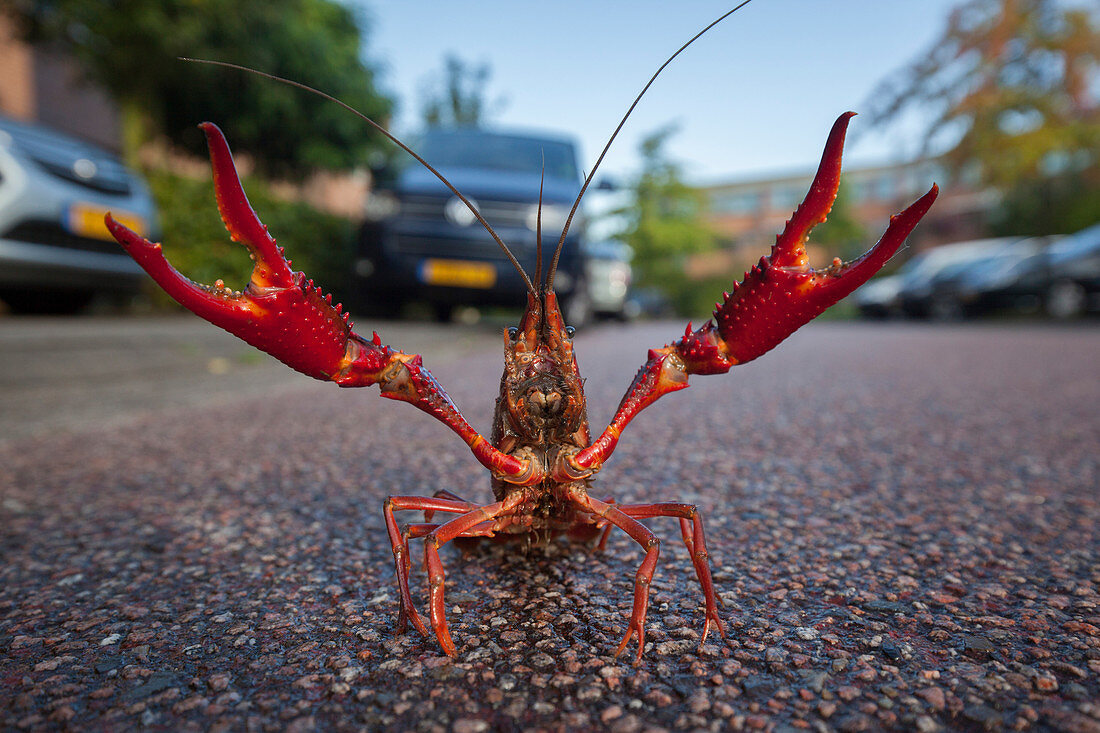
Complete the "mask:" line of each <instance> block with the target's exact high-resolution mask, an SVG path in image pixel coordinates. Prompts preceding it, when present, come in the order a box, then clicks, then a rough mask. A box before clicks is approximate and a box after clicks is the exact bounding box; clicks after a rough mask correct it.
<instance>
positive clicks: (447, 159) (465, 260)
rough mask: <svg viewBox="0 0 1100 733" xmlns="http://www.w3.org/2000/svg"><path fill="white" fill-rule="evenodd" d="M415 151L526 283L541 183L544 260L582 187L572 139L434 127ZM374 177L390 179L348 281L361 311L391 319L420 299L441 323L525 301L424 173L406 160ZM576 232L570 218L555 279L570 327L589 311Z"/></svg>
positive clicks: (369, 213)
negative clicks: (356, 286)
mask: <svg viewBox="0 0 1100 733" xmlns="http://www.w3.org/2000/svg"><path fill="white" fill-rule="evenodd" d="M414 149H415V150H416V151H417V152H418V153H419V154H420V155H422V156H423V157H424V159H425V160H427V161H428V162H429V163H431V164H432V165H433V166H435V167H436V168H438V169H439V171H440V172H441V173H442V174H443V175H444V176H446V177H447V178H448V179H449V180H450V181H451V182H452V183H453V184H454V185H455V187H457V188H458V190H459V191H461V192H462V193H463V195H464V196H466V197H467V198H468V199H470V201H471V202H473V203H474V205H475V206H476V207H477V208H478V210H479V211H480V212H481V214H482V215H483V216H484V217H485V219H486V220H487V221H488V222H489V224H490V225H492V227H493V229H494V230H495V231H496V232H497V234H498V235H499V236H500V237H501V239H503V240H504V242H505V243H506V244H507V245H508V247H509V248H510V249H511V250H512V252H513V253H514V254H515V256H516V257H517V258H518V259H519V261H520V262H521V263H522V264H523V266H524V268H525V269H526V270H527V272H528V274H529V275H531V276H533V272H534V262H535V225H536V214H537V211H538V201H539V187H540V181H541V182H542V190H543V195H542V201H543V204H542V230H543V243H544V247H545V252H546V254H545V257H546V259H547V260H549V258H550V256H551V255H552V253H553V249H554V246H555V245H556V244H557V241H558V237H559V235H560V232H561V229H562V226H563V225H564V223H565V218H566V216H567V215H568V213H569V207H570V206H571V205H572V203H573V200H574V199H575V198H576V196H577V193H578V192H579V191H580V187H581V183H582V178H581V173H580V167H579V166H578V163H577V146H576V145H575V143H574V142H573V140H571V139H569V138H566V137H560V136H553V135H541V134H531V133H525V132H501V131H490V130H485V129H481V128H457V129H435V130H429V131H428V132H427V133H425V134H424V136H423V137H422V138H421V139H420V140H418V141H417V142H416V143H415V144H414ZM544 171H545V179H543V178H542V175H543V172H544ZM375 178H376V180H379V179H381V180H383V181H385V179H386V178H389V179H390V180H389V181H388V182H386V183H385V184H384V185H383V186H378V187H376V189H375V190H374V191H373V192H372V194H371V196H370V199H369V201H368V203H367V210H366V221H365V223H364V224H363V226H362V228H361V230H360V236H359V251H358V257H357V260H356V264H355V274H356V276H357V278H358V280H359V283H360V291H361V293H362V294H363V296H364V298H365V300H366V305H367V306H369V307H370V308H371V309H372V310H376V311H377V310H382V311H390V312H396V311H397V310H398V309H399V308H400V307H401V305H402V304H403V303H405V302H407V301H413V300H415V301H422V302H426V303H428V304H430V305H431V306H432V307H433V308H434V309H435V312H436V314H437V316H438V317H439V318H441V319H447V318H449V317H450V314H451V312H452V310H453V309H454V308H455V307H456V306H458V305H474V306H481V305H509V306H518V305H522V304H523V303H524V297H525V296H524V294H525V292H526V287H525V285H524V283H523V280H522V279H521V278H520V276H519V274H518V273H517V272H516V271H515V269H514V268H513V266H512V265H511V263H510V262H509V261H508V260H507V258H506V256H505V255H504V253H503V252H502V251H501V249H500V247H499V245H498V244H497V243H496V242H494V241H493V240H492V238H491V237H490V236H489V234H488V233H487V232H486V231H485V230H484V228H483V227H482V226H481V225H480V224H479V223H478V222H477V221H476V219H475V218H474V216H473V215H472V213H471V212H470V211H469V209H467V207H466V206H465V205H464V204H463V203H462V202H461V201H460V200H459V199H458V198H457V197H455V196H454V194H452V193H451V192H450V191H449V190H448V189H447V188H446V187H445V186H444V185H443V184H442V183H441V182H440V181H439V179H437V178H436V177H435V176H434V175H433V174H432V173H431V172H430V171H428V170H427V169H425V168H424V167H423V166H421V165H419V164H417V163H414V162H412V161H410V162H409V163H408V164H406V165H404V166H403V167H402V168H401V169H399V170H395V171H388V172H387V171H380V172H378V174H377V175H376V176H375ZM583 232H584V222H583V220H582V219H581V217H578V218H577V219H575V220H574V221H573V223H572V226H571V228H570V232H569V236H568V238H567V239H566V242H565V247H564V249H563V250H562V253H561V259H560V261H559V263H558V271H557V274H556V276H555V280H554V286H555V289H556V290H557V292H558V296H559V298H560V299H561V302H562V307H563V311H564V313H565V317H566V320H567V321H568V322H570V323H572V324H579V323H581V322H583V321H586V320H588V318H589V317H590V316H591V314H592V308H593V303H592V294H591V292H590V290H589V282H588V278H589V277H590V273H589V272H588V271H587V269H586V266H585V257H584V252H583V250H582V246H581V242H582V238H583Z"/></svg>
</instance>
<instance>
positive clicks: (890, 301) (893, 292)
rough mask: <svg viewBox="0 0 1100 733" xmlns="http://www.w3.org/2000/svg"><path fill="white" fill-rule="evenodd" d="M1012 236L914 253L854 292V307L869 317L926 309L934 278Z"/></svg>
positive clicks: (919, 314) (923, 313)
mask: <svg viewBox="0 0 1100 733" xmlns="http://www.w3.org/2000/svg"><path fill="white" fill-rule="evenodd" d="M1008 241H1012V240H1011V239H1008V240H1002V239H985V240H976V241H972V242H960V243H958V244H945V245H943V246H940V247H934V248H932V249H929V250H925V251H924V252H921V253H919V254H917V255H914V256H913V257H912V258H911V259H910V260H909V261H908V262H906V263H905V264H904V265H902V266H901V267H900V268H899V269H898V271H897V272H896V273H895V274H893V275H888V276H883V277H877V278H874V279H873V280H871V281H870V282H868V283H867V284H866V285H864V286H863V287H861V288H860V289H859V290H857V291H856V292H855V294H854V296H853V297H854V299H855V304H856V307H857V308H859V311H860V313H861V314H862V315H863V316H865V317H868V318H884V317H887V316H900V315H910V316H917V317H923V316H926V315H927V313H928V310H927V308H928V303H929V298H930V296H931V293H932V282H933V281H934V279H935V278H936V277H937V276H938V275H940V274H942V273H944V272H945V271H947V270H948V268H951V267H954V266H965V264H966V263H967V262H973V261H975V260H977V259H979V258H981V257H983V256H985V255H986V254H989V253H990V252H993V251H995V250H996V249H997V248H998V247H999V246H1002V245H1003V244H1005V243H1006V242H1008Z"/></svg>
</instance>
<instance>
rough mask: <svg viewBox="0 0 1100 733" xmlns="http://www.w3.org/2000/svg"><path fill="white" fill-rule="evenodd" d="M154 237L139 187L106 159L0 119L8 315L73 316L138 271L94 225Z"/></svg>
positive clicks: (3, 285)
mask: <svg viewBox="0 0 1100 733" xmlns="http://www.w3.org/2000/svg"><path fill="white" fill-rule="evenodd" d="M107 211H111V212H112V213H113V214H114V216H115V218H116V219H118V220H119V221H121V222H123V223H125V224H126V225H127V226H129V227H131V228H132V229H135V231H138V232H140V233H141V234H143V235H144V236H148V237H154V238H155V237H156V236H157V235H158V233H157V231H156V229H157V221H156V211H155V207H154V204H153V199H152V197H151V196H150V195H149V191H148V188H147V187H146V185H145V183H144V182H143V181H142V179H141V178H140V177H138V176H137V175H135V174H134V173H132V172H131V171H129V170H127V169H126V167H125V166H124V165H123V164H122V163H121V162H120V161H119V160H118V159H117V158H116V157H115V156H113V155H112V154H111V153H109V152H107V151H105V150H102V149H101V148H98V147H96V146H94V145H91V144H89V143H86V142H82V141H80V140H77V139H76V138H73V137H70V136H68V135H65V134H62V133H60V132H56V131H53V130H50V129H48V128H46V127H43V126H40V125H30V124H25V123H21V122H16V121H15V120H11V119H8V118H5V117H0V299H3V300H4V301H5V302H6V303H7V305H8V306H9V307H10V308H11V309H12V311H14V312H20V313H23V312H46V313H65V312H75V311H77V310H79V309H80V308H82V307H84V306H85V305H87V304H88V302H90V301H91V299H92V297H93V296H94V295H95V294H96V293H97V292H108V291H115V292H136V291H137V290H139V289H140V287H141V284H142V282H143V281H144V278H145V274H144V273H143V272H142V270H141V268H140V267H138V265H137V263H135V262H134V261H133V260H132V259H131V258H130V257H129V256H128V255H127V254H126V253H125V252H123V251H122V248H121V247H119V246H118V244H117V243H116V242H115V240H114V239H113V238H111V236H110V234H108V232H107V228H106V227H105V226H104V224H103V215H104V213H105V212H107Z"/></svg>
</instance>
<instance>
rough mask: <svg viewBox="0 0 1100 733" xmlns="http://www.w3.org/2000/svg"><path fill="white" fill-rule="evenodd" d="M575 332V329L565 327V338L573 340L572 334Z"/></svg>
mask: <svg viewBox="0 0 1100 733" xmlns="http://www.w3.org/2000/svg"><path fill="white" fill-rule="evenodd" d="M576 332H577V329H575V328H573V327H572V326H566V327H565V335H566V337H567V338H573V334H575V333H576Z"/></svg>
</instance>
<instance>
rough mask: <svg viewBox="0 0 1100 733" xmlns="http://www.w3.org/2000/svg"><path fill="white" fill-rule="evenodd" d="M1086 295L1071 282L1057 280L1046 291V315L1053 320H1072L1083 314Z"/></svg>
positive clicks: (1078, 286)
mask: <svg viewBox="0 0 1100 733" xmlns="http://www.w3.org/2000/svg"><path fill="white" fill-rule="evenodd" d="M1087 299H1088V294H1087V293H1086V292H1085V288H1084V287H1082V286H1081V285H1079V284H1077V283H1075V282H1073V281H1072V280H1059V281H1058V282H1056V283H1053V284H1052V285H1051V286H1050V288H1049V289H1048V290H1047V299H1046V307H1047V313H1048V314H1049V315H1050V316H1051V317H1053V318H1074V317H1075V316H1079V315H1081V314H1082V313H1084V312H1085V304H1086V301H1087Z"/></svg>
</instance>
